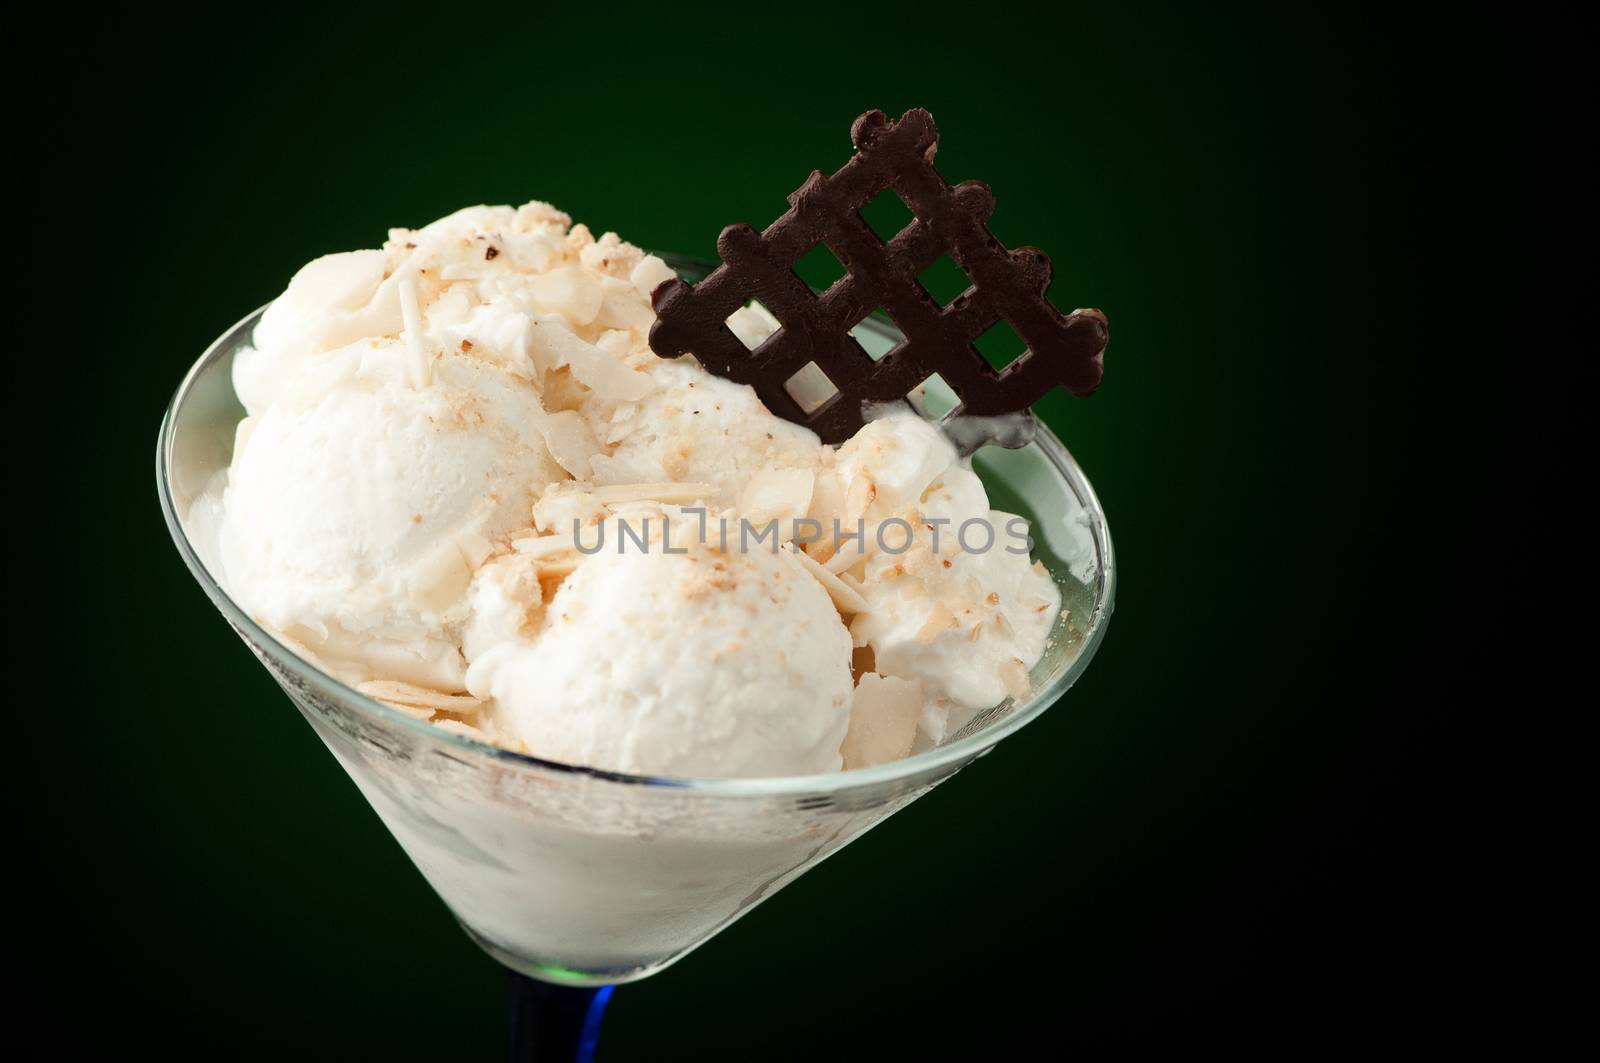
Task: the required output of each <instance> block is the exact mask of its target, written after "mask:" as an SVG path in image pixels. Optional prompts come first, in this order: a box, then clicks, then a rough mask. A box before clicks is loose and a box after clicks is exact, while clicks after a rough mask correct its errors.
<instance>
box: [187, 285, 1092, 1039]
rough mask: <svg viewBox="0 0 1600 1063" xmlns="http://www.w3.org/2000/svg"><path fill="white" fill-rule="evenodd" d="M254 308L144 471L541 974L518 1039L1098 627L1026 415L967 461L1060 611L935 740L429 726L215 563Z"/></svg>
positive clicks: (927, 772) (368, 789)
mask: <svg viewBox="0 0 1600 1063" xmlns="http://www.w3.org/2000/svg"><path fill="white" fill-rule="evenodd" d="M670 261H672V263H673V265H674V266H675V268H678V269H679V271H680V273H682V274H683V275H684V276H685V277H686V278H687V279H689V280H691V281H692V280H696V279H698V278H699V277H700V276H702V275H703V272H704V267H703V266H701V265H699V264H695V263H690V262H686V261H684V260H677V259H670ZM259 316H260V311H257V312H256V313H255V314H251V315H250V316H249V317H247V318H245V319H244V320H243V321H241V322H239V323H238V324H237V325H235V326H234V327H233V328H232V329H230V330H228V332H226V333H225V334H224V335H223V336H222V337H221V338H219V339H218V340H217V341H216V342H215V343H214V344H213V345H212V346H211V347H210V349H209V350H207V351H206V352H205V353H204V354H203V355H202V356H201V357H200V359H199V360H198V361H197V362H196V363H195V364H194V366H193V367H192V368H191V369H190V371H189V373H188V375H187V376H186V377H185V378H184V380H183V382H182V384H181V386H180V387H179V388H178V391H177V393H176V395H175V396H174V398H173V400H172V403H171V405H170V407H169V408H168V410H167V412H166V416H165V418H164V420H163V421H162V424H161V431H160V438H159V442H158V447H157V454H156V479H157V486H158V490H159V494H160V501H161V507H162V510H163V512H164V514H165V516H166V520H167V524H168V527H169V529H170V530H171V533H172V538H173V541H174V543H175V544H176V546H177V548H178V551H179V553H180V554H181V555H182V557H183V560H184V562H185V563H186V564H187V566H188V568H189V571H190V573H191V574H192V575H193V576H194V578H195V580H196V581H197V582H198V583H199V585H200V587H201V589H202V590H203V591H204V592H205V594H206V595H207V597H208V598H210V600H211V602H212V604H213V605H215V606H216V608H217V610H218V611H219V612H220V613H221V614H222V616H223V618H224V619H226V620H227V622H228V623H229V624H230V625H231V626H232V627H233V629H234V631H235V632H237V633H238V635H239V636H240V638H242V639H243V640H244V642H245V644H246V645H247V646H249V648H250V650H251V651H252V652H253V653H254V654H255V656H256V657H257V659H258V660H259V661H260V662H261V663H262V664H263V665H264V666H265V667H266V669H267V671H268V672H269V673H270V674H271V675H272V677H273V678H274V679H275V680H277V682H278V684H279V685H280V686H281V687H282V688H283V690H284V692H285V693H286V694H287V695H288V696H289V699H290V701H292V702H293V703H294V705H295V706H296V707H297V708H298V709H299V710H300V712H301V714H302V715H303V716H304V717H305V719H306V720H307V722H308V723H309V724H310V725H311V728H312V729H313V730H314V731H315V732H316V733H317V735H318V737H320V738H321V739H322V741H323V743H324V744H325V745H326V746H327V748H328V749H329V750H330V751H331V752H332V753H333V755H334V757H335V759H337V760H338V762H339V763H340V765H341V766H342V767H343V768H344V770H345V771H346V772H347V773H348V774H349V776H350V778H351V779H352V780H353V781H354V782H355V784H356V786H357V787H358V788H359V789H360V790H361V792H362V794H364V795H365V796H366V798H367V800H368V801H369V802H371V804H372V806H373V808H374V809H375V810H376V811H377V813H378V815H379V817H380V818H381V819H382V821H383V823H384V825H385V826H386V827H387V828H388V829H389V831H390V832H391V833H392V834H393V835H394V837H395V839H396V840H397V841H398V842H399V843H400V845H401V847H402V848H403V849H404V850H405V852H406V853H407V855H409V856H410V858H411V859H412V861H413V862H414V863H415V864H416V866H417V868H418V870H419V871H420V872H421V873H422V875H423V876H424V877H425V878H426V879H427V881H428V882H429V884H430V885H431V886H432V887H433V888H434V890H435V891H437V892H438V894H439V896H440V897H441V898H442V899H443V900H444V902H445V904H446V905H447V906H448V907H449V908H450V910H451V912H453V913H454V915H455V917H456V919H457V920H458V921H459V922H460V924H461V926H462V927H463V929H465V931H466V932H467V934H468V935H469V936H470V937H471V938H472V939H473V940H474V941H476V942H477V943H478V944H479V945H480V946H481V947H482V948H483V949H484V951H486V952H488V953H489V954H490V955H491V956H493V957H494V958H495V959H496V960H498V961H499V962H500V963H502V964H504V965H505V966H506V967H508V968H510V969H511V970H512V971H513V972H515V973H516V974H517V975H518V976H521V977H524V978H531V979H535V980H537V982H538V983H539V984H538V985H527V984H521V985H520V987H519V990H518V994H517V998H518V1000H519V1001H520V1008H521V1010H520V1011H519V1013H518V1015H519V1020H518V1021H519V1023H520V1028H521V1029H522V1031H523V1034H524V1040H525V1041H526V1040H527V1038H530V1037H531V1038H533V1039H534V1040H533V1041H529V1042H528V1043H534V1042H537V1041H538V1038H539V1037H545V1038H549V1037H554V1038H555V1041H554V1042H551V1043H558V1044H566V1043H568V1042H571V1043H573V1044H576V1043H577V1042H578V1041H580V1040H581V1039H582V1037H583V1036H585V1032H584V1031H589V1033H592V1029H593V1027H594V1025H595V1022H596V1019H597V1015H598V1010H597V1009H598V1006H599V1004H600V1003H603V999H604V998H603V997H599V998H595V997H593V996H592V995H591V994H592V993H593V991H594V990H595V989H596V988H597V987H609V986H613V985H617V984H620V983H624V982H630V981H634V980H636V979H639V978H643V977H645V976H647V975H650V974H653V973H655V972H657V971H660V970H662V969H663V968H665V967H667V966H668V965H670V964H672V963H673V962H674V961H676V960H678V959H680V958H682V957H683V956H684V955H686V954H687V953H688V952H689V951H690V950H692V949H694V948H696V947H698V946H699V945H701V944H703V943H705V942H706V941H708V940H709V939H711V938H712V937H713V936H714V935H716V934H717V933H718V932H719V931H721V930H722V929H723V928H724V927H726V926H728V925H729V924H730V923H732V922H733V921H734V920H736V919H738V918H739V917H740V916H741V915H743V914H744V913H746V912H748V911H750V910H751V909H752V908H753V907H754V906H755V905H756V904H758V903H760V902H761V901H763V900H765V899H766V898H768V897H771V896H772V895H773V894H774V893H776V892H777V891H778V890H780V889H781V888H782V887H783V886H784V885H785V884H787V883H789V882H791V881H793V880H794V879H795V878H796V877H798V876H799V875H800V874H802V873H803V872H805V871H806V870H808V869H809V868H812V867H814V866H816V865H817V864H818V863H819V862H821V861H822V860H823V859H825V858H826V857H828V856H829V855H831V854H833V853H835V852H837V851H838V850H839V849H840V848H842V847H843V846H844V845H846V844H848V843H849V842H851V841H853V840H854V839H856V838H858V837H860V836H861V835H862V834H863V833H865V832H866V831H867V830H868V829H869V828H871V827H873V826H875V825H876V824H878V823H881V822H883V821H884V820H885V819H886V818H887V817H888V816H890V815H891V814H892V813H894V812H895V811H897V810H899V809H901V808H904V807H905V806H906V805H908V804H909V803H911V802H912V801H914V800H916V799H917V798H918V797H919V796H921V795H922V794H924V793H926V792H927V791H928V790H929V789H931V788H932V787H933V786H935V785H937V784H938V783H939V782H941V781H943V780H944V779H946V778H948V777H949V776H951V775H953V774H954V773H955V772H957V771H959V770H960V769H961V768H963V767H965V766H966V765H968V764H970V763H971V762H972V761H973V760H975V759H976V758H978V757H980V756H982V755H984V754H985V753H987V752H988V751H989V750H990V749H992V748H993V747H994V746H995V744H996V743H998V742H999V741H1000V740H1001V739H1002V738H1004V737H1006V736H1007V735H1010V734H1012V733H1014V732H1015V731H1017V730H1019V729H1020V728H1022V727H1023V726H1025V725H1026V724H1027V723H1028V722H1030V721H1031V720H1033V719H1035V718H1036V717H1037V716H1039V715H1040V714H1041V713H1043V712H1044V711H1045V710H1046V709H1048V708H1049V707H1050V706H1051V705H1053V704H1055V702H1057V701H1058V700H1060V698H1061V697H1062V695H1063V694H1065V693H1066V692H1067V690H1068V688H1069V687H1071V686H1072V684H1073V683H1074V681H1076V680H1077V678H1078V676H1080V675H1081V674H1082V673H1083V671H1084V669H1085V668H1086V667H1087V666H1088V664H1089V661H1090V659H1091V657H1092V656H1093V654H1094V651H1095V648H1096V646H1097V645H1098V643H1099V641H1100V639H1101V637H1102V636H1103V634H1104V632H1105V628H1106V623H1107V620H1108V619H1109V617H1110V613H1111V605H1112V598H1113V593H1114V575H1115V570H1114V565H1113V559H1112V551H1111V540H1110V537H1109V535H1108V533H1107V530H1106V525H1105V520H1104V517H1103V515H1102V513H1101V509H1100V505H1099V502H1098V501H1097V500H1096V498H1095V495H1094V492H1093V490H1092V489H1091V487H1090V485H1089V482H1088V480H1087V479H1086V478H1085V476H1084V474H1083V472H1082V470H1080V469H1079V468H1078V466H1077V464H1076V463H1075V462H1074V461H1073V459H1072V456H1071V455H1070V454H1069V453H1068V452H1067V449H1066V448H1065V447H1064V446H1063V445H1062V444H1061V442H1060V440H1058V439H1057V438H1056V437H1055V436H1054V435H1053V434H1052V433H1051V432H1050V431H1049V430H1048V429H1046V428H1043V427H1041V428H1040V430H1039V432H1038V433H1037V436H1036V437H1035V439H1034V440H1033V442H1032V443H1030V444H1029V445H1027V446H1026V447H1023V448H1021V449H1018V450H1000V449H997V448H985V449H983V450H980V451H979V452H978V453H977V454H975V455H974V457H973V467H974V469H975V470H976V471H977V472H978V474H979V476H980V477H981V478H982V480H983V482H984V484H985V486H986V487H987V489H988V491H989V493H990V498H991V501H992V504H993V505H994V506H995V508H998V509H1003V510H1007V511H1010V512H1015V513H1018V514H1020V515H1022V516H1024V517H1027V518H1028V519H1029V521H1030V522H1031V525H1032V527H1031V534H1032V536H1033V539H1034V545H1035V552H1036V556H1037V557H1038V558H1039V560H1040V561H1042V562H1043V563H1044V565H1045V566H1046V567H1047V568H1048V569H1049V571H1050V572H1051V573H1052V575H1053V577H1054V578H1055V580H1056V581H1057V583H1058V584H1059V586H1060V587H1061V591H1062V604H1063V609H1062V616H1061V619H1060V620H1059V621H1058V626H1057V628H1056V630H1055V632H1054V633H1053V637H1052V638H1051V640H1050V644H1049V648H1048V649H1047V650H1046V652H1045V655H1044V659H1043V660H1041V661H1040V662H1039V664H1038V666H1037V667H1035V668H1034V669H1033V671H1032V674H1031V677H1030V678H1031V682H1032V691H1033V692H1032V694H1031V695H1030V696H1029V697H1028V698H1026V699H1025V700H1024V701H1022V702H1020V703H1019V702H1016V701H1014V700H1009V699H1008V700H1007V701H1005V702H1003V703H1002V704H1000V705H998V706H995V707H994V708H992V709H989V710H985V711H983V712H980V713H978V714H977V715H976V716H974V717H973V718H972V719H971V720H969V721H967V722H966V723H965V724H964V726H962V727H961V728H960V729H959V730H957V731H956V732H955V733H953V734H951V735H949V736H948V737H947V738H946V739H945V740H944V741H943V742H942V743H941V744H939V745H937V746H935V747H933V748H931V749H928V750H925V751H923V752H919V753H915V754H914V755H911V756H908V757H906V758H904V759H902V760H898V761H894V762H891V763H887V764H880V765H877V766H874V767H870V768H862V769H856V770H851V771H843V772H836V773H832V774H827V775H808V776H792V777H780V778H761V779H694V778H657V777H651V776H642V775H625V774H619V773H615V772H608V771H600V770H596V769H591V768H586V767H581V766H575V765H570V764H561V763H556V762H553V761H546V760H541V759H540V758H538V757H535V756H527V755H523V754H520V753H514V752H511V751H509V750H506V749H502V748H499V747H496V746H493V745H488V744H485V743H483V742H479V741H477V740H475V739H473V738H471V737H468V736H466V735H462V734H458V733H453V732H450V731H446V730H443V729H440V728H438V727H435V726H434V725H432V724H430V723H428V722H427V721H425V720H420V719H417V718H414V717H412V716H410V715H407V714H405V713H403V712H401V711H399V710H397V709H395V708H392V707H390V706H389V705H386V704H384V703H382V702H379V701H375V700H373V699H372V698H370V697H367V696H366V695H363V694H361V693H360V692H358V691H356V690H355V689H353V688H351V687H349V686H346V685H344V684H343V683H341V682H339V681H338V680H336V679H334V678H332V677H330V676H328V675H326V674H325V673H323V672H321V671H320V670H318V669H317V668H316V667H314V666H313V665H311V664H309V663H307V662H306V661H305V660H303V659H301V658H300V657H298V656H296V655H295V653H294V652H293V651H292V650H290V649H289V648H288V647H287V646H286V645H285V644H284V643H283V642H282V641H280V640H279V639H278V638H277V637H275V636H274V634H273V633H272V632H270V631H268V630H267V629H266V628H264V627H263V626H262V625H260V624H258V623H257V622H256V621H255V620H254V619H252V618H251V617H250V616H249V614H247V613H246V612H245V611H244V610H243V609H241V608H240V607H239V605H238V604H237V603H236V602H234V600H233V599H232V598H231V597H230V596H229V594H228V591H227V589H226V587H225V584H224V582H223V580H222V579H221V578H220V577H221V573H220V571H219V568H218V566H217V563H216V558H215V546H214V533H215V527H214V524H215V521H214V514H215V503H216V498H217V494H218V491H219V490H220V487H221V485H223V484H224V483H225V482H226V476H227V468H228V464H229V461H230V459H231V456H232V447H233V440H234V431H235V427H236V425H237V424H238V422H239V420H240V419H241V418H242V416H243V414H244V411H243V409H242V407H241V406H240V405H239V402H238V400H237V399H236V398H235V396H234V393H233V387H232V381H231V368H232V363H233V357H234V355H235V353H236V352H237V351H239V350H240V349H241V348H242V347H244V346H246V345H248V344H249V342H250V337H251V333H252V330H253V328H254V325H255V322H256V321H257V319H258V318H259ZM855 333H856V337H857V339H858V340H859V341H860V342H861V343H862V345H863V346H864V347H865V348H867V350H868V352H869V353H870V354H872V355H874V356H875V357H877V356H881V355H882V354H883V352H885V351H887V350H888V349H889V348H890V347H891V346H893V344H894V343H895V342H896V340H897V339H898V334H897V333H896V332H895V330H894V328H893V326H892V324H890V323H888V322H886V321H882V320H879V319H877V318H872V319H868V320H867V321H864V322H862V323H861V325H859V326H857V328H856V330H855ZM943 399H944V400H948V396H947V395H946V396H943ZM939 401H941V396H940V395H939V394H933V395H931V396H930V402H932V403H937V402H939ZM208 507H209V508H210V513H211V517H210V519H208V518H207V517H205V516H204V515H203V511H205V510H207V508H208ZM545 986H552V987H578V989H581V990H582V991H583V992H576V991H574V990H571V989H565V990H564V989H559V988H557V989H548V990H547V989H546V988H544V987H545ZM530 1030H531V1031H533V1033H529V1031H530ZM541 1030H542V1031H543V1032H542V1033H540V1032H539V1031H541ZM539 1043H544V1042H539ZM546 1047H548V1044H547V1046H546Z"/></svg>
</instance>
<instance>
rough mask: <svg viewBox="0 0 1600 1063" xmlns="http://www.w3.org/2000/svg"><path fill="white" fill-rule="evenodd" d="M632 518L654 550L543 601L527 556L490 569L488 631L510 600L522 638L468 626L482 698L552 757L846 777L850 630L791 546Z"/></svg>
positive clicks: (598, 570) (485, 581)
mask: <svg viewBox="0 0 1600 1063" xmlns="http://www.w3.org/2000/svg"><path fill="white" fill-rule="evenodd" d="M626 519H628V520H629V521H631V522H634V523H637V524H639V525H640V526H641V527H644V526H645V522H646V521H649V522H650V524H649V530H650V534H651V535H652V537H653V540H652V542H651V545H653V546H655V547H656V549H650V550H646V549H627V550H623V551H612V550H602V551H601V552H599V553H596V554H595V555H594V556H593V557H591V558H588V559H586V560H585V561H583V562H582V563H581V564H579V565H577V567H576V569H575V570H574V571H573V573H572V574H571V575H570V576H568V577H567V578H566V579H565V580H563V581H562V582H561V584H560V588H559V590H557V591H556V593H555V594H554V595H553V596H552V597H551V598H550V601H549V603H548V605H544V604H542V594H541V593H539V585H538V582H537V580H536V579H535V580H529V579H527V578H526V576H525V575H523V573H524V572H526V571H527V569H528V568H529V567H530V566H529V564H528V561H529V559H528V556H527V555H520V554H513V555H511V556H509V557H506V558H501V559H498V560H496V561H494V562H491V563H490V564H488V565H486V566H484V568H483V570H482V571H481V572H480V573H479V577H478V579H477V580H476V581H475V583H474V596H473V597H474V611H475V613H476V616H477V619H478V621H479V624H478V626H479V627H482V626H486V625H487V624H490V623H493V621H492V620H491V619H490V618H494V617H505V616H506V614H507V612H508V606H510V612H511V615H510V619H511V620H512V621H513V623H514V624H515V629H514V630H513V623H505V622H504V621H502V622H501V623H500V625H499V626H500V628H501V632H502V633H503V634H504V635H507V636H509V637H502V638H498V639H496V638H494V637H493V635H488V636H487V637H485V636H481V635H479V634H478V632H473V635H474V636H475V638H474V640H473V641H474V642H475V645H473V646H472V648H471V652H472V653H473V662H472V668H471V671H470V672H469V673H468V676H467V685H468V688H469V689H470V690H471V692H472V693H473V694H475V695H477V696H478V697H480V698H483V699H485V700H493V702H494V703H495V704H496V705H498V706H499V708H500V716H501V719H502V721H503V726H504V727H506V729H507V731H508V733H509V734H510V735H514V736H515V737H516V738H517V739H519V740H520V741H522V742H523V743H524V744H525V745H526V746H527V748H529V749H530V750H532V749H536V750H539V751H540V755H541V756H545V757H549V758H552V759H555V760H562V761H567V762H570V763H578V764H588V765H592V766H595V767H600V768H608V769H613V770H618V771H627V772H635V773H665V774H671V775H684V776H714V777H716V776H761V775H782V774H795V773H812V772H827V771H837V770H838V769H839V767H840V763H841V761H840V754H839V745H840V742H841V741H843V739H844V736H845V730H846V728H847V727H848V725H849V719H850V702H851V695H852V687H853V684H852V681H851V675H850V635H849V633H848V632H847V631H846V629H845V627H844V625H843V624H842V623H841V622H840V618H839V613H838V612H837V610H836V609H835V608H834V605H833V602H832V601H831V600H830V599H829V597H828V594H827V592H826V591H825V590H823V588H822V586H821V585H820V584H819V583H818V582H817V581H816V579H815V578H814V577H813V576H812V575H811V574H810V573H809V572H807V571H806V570H805V568H804V567H802V565H801V564H800V563H798V562H797V561H795V559H794V557H793V555H792V554H791V553H790V552H788V551H779V552H777V553H769V552H767V551H765V550H750V551H739V550H727V551H719V550H717V549H715V544H710V545H708V544H704V543H699V542H696V541H695V540H694V538H693V533H694V522H693V521H692V520H686V519H685V518H684V517H682V515H680V514H672V513H669V512H668V511H666V510H656V511H654V513H651V514H643V513H640V512H638V511H636V512H634V513H631V514H629V515H628V517H627V518H626ZM669 520H670V521H673V522H674V523H673V525H671V526H672V527H674V528H675V530H676V532H677V534H676V535H675V536H673V538H674V539H676V541H677V543H676V544H675V543H674V542H671V541H668V539H667V536H666V534H665V533H666V529H667V527H668V525H667V524H665V523H664V522H665V521H669ZM678 544H681V545H678ZM668 548H670V549H671V550H673V552H671V553H668V552H667V549H668ZM680 549H681V550H682V551H683V552H682V553H678V552H677V551H678V550H680ZM513 603H514V604H513ZM539 614H542V616H540V615H539ZM534 617H537V619H534V620H531V621H530V618H534Z"/></svg>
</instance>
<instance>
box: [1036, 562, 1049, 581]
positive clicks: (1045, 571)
mask: <svg viewBox="0 0 1600 1063" xmlns="http://www.w3.org/2000/svg"><path fill="white" fill-rule="evenodd" d="M1033 570H1034V571H1035V572H1037V573H1038V574H1039V575H1041V576H1044V577H1045V578H1046V579H1048V578H1049V577H1050V570H1049V569H1047V568H1045V567H1044V562H1043V561H1035V562H1034V563H1033Z"/></svg>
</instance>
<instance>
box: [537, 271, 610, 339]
mask: <svg viewBox="0 0 1600 1063" xmlns="http://www.w3.org/2000/svg"><path fill="white" fill-rule="evenodd" d="M529 286H530V288H531V289H532V293H533V305H534V307H535V308H536V309H537V310H538V311H539V312H540V313H544V314H559V315H561V316H562V317H564V318H566V319H567V320H568V321H570V322H572V323H573V324H574V325H578V326H583V325H587V324H589V323H590V322H592V321H594V319H595V316H596V315H597V314H599V313H600V299H601V291H600V284H599V282H598V281H597V280H595V278H593V277H591V276H589V274H587V273H585V272H584V271H583V270H581V269H578V268H576V267H574V266H562V267H561V268H560V269H553V270H550V271H549V272H548V273H542V274H540V275H538V276H536V277H534V278H533V279H532V280H531V281H530V282H529Z"/></svg>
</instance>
